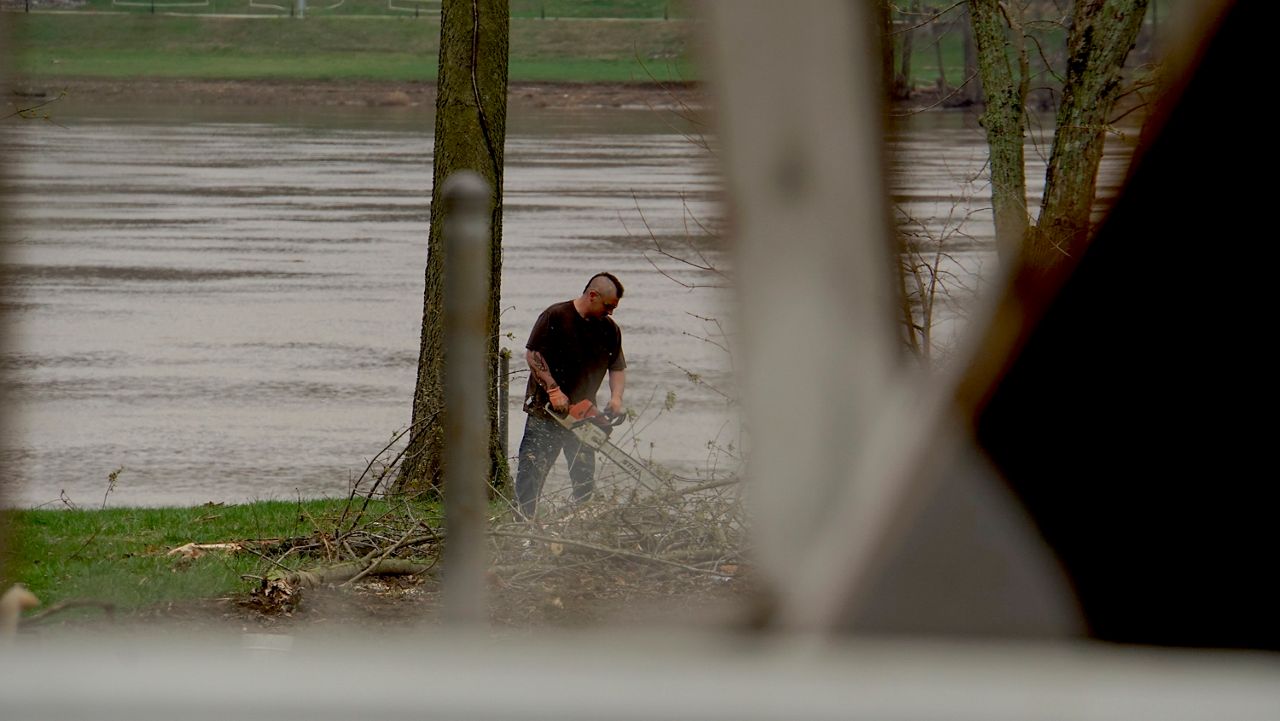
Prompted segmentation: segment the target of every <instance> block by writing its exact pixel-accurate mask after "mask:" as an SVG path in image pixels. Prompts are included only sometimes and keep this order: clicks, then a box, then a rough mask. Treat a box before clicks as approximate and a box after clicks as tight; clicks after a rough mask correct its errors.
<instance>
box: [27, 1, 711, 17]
mask: <svg viewBox="0 0 1280 721" xmlns="http://www.w3.org/2000/svg"><path fill="white" fill-rule="evenodd" d="M306 5H307V10H306V14H307V16H308V17H330V16H335V15H349V16H350V15H375V16H377V15H383V16H399V17H414V16H421V17H428V16H431V15H433V14H434V15H438V14H439V13H440V0H307V3H306ZM31 6H32V9H33V10H36V11H39V10H48V9H54V8H52V7H51V6H50V5H48V3H46V2H45V0H31ZM272 6H274V7H272ZM154 7H155V12H156V13H165V12H174V13H184V14H185V13H192V14H238V15H281V16H288V15H289V14H290V12H291V8H293V7H294V0H253V1H252V2H251V0H206V1H205V2H203V3H202V2H201V0H155V6H154ZM510 7H511V17H513V18H539V19H543V18H545V19H557V18H629V19H647V20H659V19H663V18H672V19H675V18H687V17H689V15H690V9H689V7H688V4H687V3H686V2H684V1H683V0H512V1H511V5H510ZM56 9H57V10H58V11H60V12H61V11H67V12H97V13H101V12H114V13H136V14H140V15H149V14H151V12H152V3H151V1H150V0H119V1H118V2H117V1H114V0H87V2H85V3H84V4H83V5H79V6H76V7H74V8H67V7H65V6H60V7H57V8H56Z"/></svg>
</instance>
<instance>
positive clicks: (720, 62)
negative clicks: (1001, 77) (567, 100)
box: [709, 0, 902, 627]
mask: <svg viewBox="0 0 1280 721" xmlns="http://www.w3.org/2000/svg"><path fill="white" fill-rule="evenodd" d="M870 9H871V5H870V3H864V2H835V1H827V2H821V1H817V0H798V1H797V2H786V3H781V2H774V1H773V0H737V1H735V2H725V1H721V2H715V3H712V4H711V6H710V21H711V22H710V24H709V29H710V30H711V53H710V59H711V64H712V70H713V72H714V75H713V76H712V84H713V86H714V89H715V91H716V93H717V96H718V101H719V102H718V109H719V113H718V114H719V118H720V121H719V132H720V136H721V138H722V139H723V141H724V161H725V166H726V169H727V171H728V172H727V173H726V175H727V181H728V185H729V188H728V189H729V192H730V194H731V196H732V199H731V203H730V212H731V213H732V214H733V218H732V223H731V224H730V227H732V228H733V229H734V231H733V232H734V237H733V247H734V248H735V249H736V250H737V258H736V264H737V265H736V267H737V269H738V273H739V276H738V277H739V280H738V289H739V296H740V298H741V325H742V333H741V338H742V341H741V345H740V346H739V351H740V352H741V359H742V363H741V366H742V368H743V369H744V380H745V384H744V387H745V390H746V394H745V397H744V401H745V407H746V411H747V415H748V423H749V427H750V428H751V442H752V453H751V467H750V469H749V471H748V473H749V476H750V478H749V480H750V486H749V492H750V494H751V499H752V501H753V502H754V504H755V506H754V511H755V512H754V517H755V518H756V523H755V525H754V527H753V530H754V532H755V543H754V544H753V545H754V546H755V547H756V549H757V553H758V556H759V561H760V563H761V567H762V571H763V572H764V573H765V575H766V577H767V579H768V581H769V582H770V584H771V586H772V587H773V590H774V591H775V592H776V593H777V594H778V597H779V600H780V606H781V609H782V610H781V613H780V615H779V618H780V619H781V622H782V623H783V624H784V625H789V626H793V627H794V626H801V627H809V626H822V625H825V624H827V623H829V622H830V620H831V619H830V614H831V612H832V611H831V610H830V609H824V613H821V614H819V613H808V612H798V613H797V612H796V611H797V610H799V609H800V608H801V607H805V606H807V605H808V604H807V603H803V602H805V601H810V600H814V598H813V594H814V593H815V592H818V591H820V589H818V588H816V587H815V586H814V584H812V583H809V582H808V581H807V578H806V577H807V576H808V574H809V573H810V571H811V569H810V568H809V562H810V561H811V560H812V555H813V551H814V550H815V546H817V545H819V544H820V543H822V542H823V540H822V539H823V537H824V536H825V535H826V534H827V531H828V529H829V528H831V527H833V526H837V525H838V526H843V527H849V526H854V525H858V524H863V525H861V526H860V528H861V529H862V530H865V531H867V534H866V535H865V536H864V538H874V529H873V528H871V527H870V525H868V524H866V523H865V522H866V521H868V520H874V512H875V511H876V507H877V506H881V508H880V510H884V508H883V506H882V503H881V501H882V500H883V497H882V494H881V492H880V491H881V490H882V489H879V488H877V487H876V485H877V483H878V482H879V481H880V480H881V479H879V478H871V477H867V475H868V474H859V473H857V471H856V470H855V469H857V468H858V466H859V465H861V464H863V463H864V462H865V460H866V458H867V457H868V456H871V455H875V454H880V453H885V452H887V450H888V449H886V448H884V447H881V446H880V444H879V442H878V441H873V433H874V432H875V431H877V430H879V429H880V428H882V427H883V426H885V425H886V424H888V425H893V423H894V421H893V420H890V419H888V418H886V411H887V409H888V408H889V406H890V402H891V401H893V400H894V399H895V389H896V388H899V387H900V385H901V380H902V379H901V377H900V375H901V374H900V373H899V372H898V371H899V370H900V366H899V363H898V361H899V359H898V355H899V353H900V345H899V340H898V337H899V336H898V333H897V330H896V320H895V318H896V316H895V310H894V309H895V307H896V297H897V296H896V291H895V286H894V283H893V278H894V267H893V263H894V262H896V260H895V256H894V255H893V254H892V253H891V247H892V246H891V243H892V241H891V238H892V236H891V233H890V228H889V222H888V219H889V211H888V208H889V205H888V201H887V195H886V193H885V190H884V188H885V179H884V164H883V161H882V158H881V154H880V148H881V147H882V145H883V143H884V136H883V133H882V105H881V103H880V102H878V99H879V98H880V97H881V95H880V93H879V89H878V85H879V83H878V80H877V79H876V69H877V68H878V63H879V57H880V56H879V47H878V45H877V44H876V43H875V41H874V35H873V32H874V29H875V27H876V25H875V22H874V18H873V17H872V15H871V12H870ZM892 417H894V418H895V420H896V419H898V416H897V414H893V416H892ZM877 496H881V498H880V499H877ZM854 497H857V498H860V499H861V500H862V501H865V502H862V503H855V504H854V508H855V509H856V511H855V513H854V515H852V516H850V515H848V510H849V506H850V504H849V500H850V498H854ZM890 505H891V504H890ZM869 513H871V514H872V516H871V517H869V516H868V514H869ZM841 514H844V515H841ZM845 547H846V548H847V546H845ZM849 560H850V559H848V558H847V557H845V558H840V559H839V562H840V563H841V564H842V565H844V568H843V569H841V571H846V570H849ZM797 601H801V602H802V603H800V604H799V606H797V604H796V602H797ZM820 616H825V617H821V618H820Z"/></svg>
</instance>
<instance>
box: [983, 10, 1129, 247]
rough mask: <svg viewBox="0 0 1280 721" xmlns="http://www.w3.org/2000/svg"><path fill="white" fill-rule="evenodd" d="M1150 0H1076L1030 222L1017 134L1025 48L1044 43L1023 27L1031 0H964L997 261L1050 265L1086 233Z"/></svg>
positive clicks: (1021, 128)
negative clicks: (1041, 184)
mask: <svg viewBox="0 0 1280 721" xmlns="http://www.w3.org/2000/svg"><path fill="white" fill-rule="evenodd" d="M1147 4H1148V0H1077V1H1076V3H1075V5H1074V7H1073V9H1072V11H1071V17H1070V21H1069V23H1068V28H1067V62H1066V69H1065V73H1064V74H1063V75H1062V78H1061V83H1062V89H1061V95H1060V99H1059V103H1058V111H1057V116H1056V118H1055V122H1054V125H1055V128H1054V138H1053V149H1052V151H1051V154H1050V158H1049V165H1048V169H1047V171H1046V174H1045V181H1046V182H1045V191H1044V196H1043V199H1042V202H1041V206H1040V213H1039V215H1038V216H1037V220H1036V222H1035V224H1032V222H1031V218H1030V214H1029V212H1028V208H1027V201H1026V178H1025V175H1024V170H1023V167H1024V166H1023V162H1024V158H1023V150H1022V144H1023V135H1024V132H1025V130H1026V127H1027V115H1026V102H1027V94H1028V92H1029V91H1030V89H1031V81H1032V71H1031V65H1032V62H1031V55H1032V53H1033V52H1036V53H1038V54H1040V55H1041V56H1042V57H1043V56H1044V52H1043V48H1041V47H1040V46H1039V44H1038V41H1037V40H1036V39H1035V37H1034V36H1033V35H1032V34H1031V33H1030V32H1029V31H1028V25H1029V24H1030V22H1034V20H1033V18H1032V17H1031V15H1030V13H1029V11H1030V9H1031V8H1030V5H1031V3H1030V2H1028V0H1012V1H1010V2H1000V1H999V0H968V5H969V15H970V18H971V20H972V24H973V31H974V38H975V41H976V43H977V51H978V68H979V72H980V74H981V77H982V86H983V89H984V91H985V95H986V110H985V112H984V113H983V115H982V124H983V127H984V128H986V132H987V143H988V145H989V146H990V168H991V196H992V205H993V207H994V210H995V224H996V245H997V249H998V252H999V254H1000V258H1001V261H1002V262H1006V263H1007V262H1011V261H1012V260H1013V259H1014V258H1016V257H1018V256H1019V255H1021V257H1022V259H1023V262H1024V263H1029V264H1031V265H1033V266H1035V267H1040V268H1046V269H1047V268H1050V267H1052V266H1054V265H1055V264H1056V263H1057V262H1058V261H1059V260H1061V259H1062V258H1064V257H1066V256H1067V255H1069V254H1070V253H1071V252H1072V249H1073V248H1077V247H1079V246H1080V244H1081V243H1083V242H1084V241H1085V240H1086V238H1087V235H1088V231H1089V216H1090V212H1091V211H1092V208H1093V200H1094V195H1095V190H1096V182H1095V179H1096V176H1097V171H1098V164H1099V162H1100V161H1101V159H1102V149H1103V141H1104V139H1105V133H1106V130H1107V128H1108V127H1109V123H1110V122H1111V113H1112V112H1113V109H1114V107H1115V103H1116V99H1117V98H1118V97H1119V96H1120V94H1121V80H1122V75H1121V71H1122V69H1123V67H1124V63H1125V60H1126V58H1127V57H1128V55H1129V50H1130V49H1131V48H1132V47H1133V44H1134V41H1135V40H1136V38H1137V35H1138V30H1139V29H1140V28H1141V25H1142V18H1143V16H1144V15H1145V13H1146V9H1147Z"/></svg>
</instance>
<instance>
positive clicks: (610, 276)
mask: <svg viewBox="0 0 1280 721" xmlns="http://www.w3.org/2000/svg"><path fill="white" fill-rule="evenodd" d="M596 278H608V279H609V282H610V283H613V287H614V289H615V290H617V291H618V300H622V293H623V292H624V291H623V289H622V281H620V280H618V279H617V278H615V277H614V275H613V273H596V274H595V275H593V276H591V280H588V281H587V284H586V285H585V286H583V287H582V292H583V293H586V292H587V291H589V290H591V284H592V283H594V282H596Z"/></svg>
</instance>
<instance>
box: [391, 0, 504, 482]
mask: <svg viewBox="0 0 1280 721" xmlns="http://www.w3.org/2000/svg"><path fill="white" fill-rule="evenodd" d="M509 36H510V9H509V4H508V2H507V1H506V0H444V2H443V3H442V6H441V10H440V63H439V65H440V75H439V78H438V80H437V93H436V126H435V149H434V158H435V160H434V167H433V172H432V187H433V193H434V192H435V190H438V189H439V188H440V187H442V186H443V184H444V181H445V179H446V178H448V177H449V176H450V175H451V174H453V173H454V172H455V171H457V170H463V169H467V170H474V171H476V172H477V173H479V174H480V175H481V176H482V177H483V178H484V179H485V180H486V181H487V182H488V183H489V186H490V188H491V189H492V193H493V195H492V201H491V208H492V222H491V224H490V228H491V232H492V236H491V241H490V258H491V276H490V279H491V282H490V288H491V290H490V299H489V307H488V325H489V352H488V356H487V357H488V361H487V365H488V366H489V378H490V381H489V428H490V434H489V435H490V442H489V449H490V457H491V459H492V465H491V467H492V475H491V480H492V481H493V482H494V483H498V482H500V481H501V480H503V479H505V476H506V459H505V458H503V457H502V455H501V451H500V450H499V443H498V407H497V397H498V391H497V381H498V378H497V367H498V333H499V328H500V326H499V311H500V308H501V305H500V301H499V295H500V293H501V288H502V284H501V275H502V168H503V144H504V142H505V140H506V123H507V57H508V42H509ZM443 215H444V204H443V203H437V202H434V199H433V202H432V203H431V230H430V237H429V239H428V242H427V270H426V293H425V298H424V302H423V311H422V342H421V346H420V350H419V356H418V379H417V385H416V387H415V390H414V396H413V421H412V423H413V425H412V429H411V431H410V437H409V448H408V451H407V452H406V453H405V456H404V460H403V462H402V465H401V467H400V475H399V476H398V478H397V481H396V489H397V490H398V491H400V492H419V491H423V490H427V489H430V488H436V487H438V486H439V483H440V479H441V477H442V476H441V472H442V459H443V452H442V446H443V440H444V437H443V424H442V422H441V420H442V418H441V415H442V413H443V412H444V410H445V409H444V388H443V382H442V373H443V370H444V363H443V328H442V327H441V323H442V318H443V313H442V309H441V303H442V300H443V285H444V276H443V270H444V259H443V249H444V238H443V226H444V222H443V221H444V218H443Z"/></svg>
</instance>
